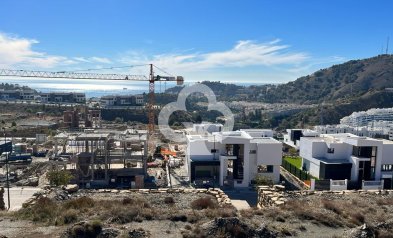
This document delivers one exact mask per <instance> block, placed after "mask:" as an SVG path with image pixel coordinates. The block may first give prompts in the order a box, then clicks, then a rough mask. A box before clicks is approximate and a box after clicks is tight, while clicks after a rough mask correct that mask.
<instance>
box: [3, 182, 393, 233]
mask: <svg viewBox="0 0 393 238" xmlns="http://www.w3.org/2000/svg"><path fill="white" fill-rule="evenodd" d="M392 229H393V195H392V194H357V193H356V194H355V193H354V194H335V193H332V194H313V195H308V196H298V195H293V196H292V197H290V199H289V201H287V202H286V204H285V205H284V206H281V207H266V208H263V209H256V208H252V209H248V210H241V211H236V210H235V209H234V208H233V207H230V206H224V207H222V206H219V205H218V204H217V203H216V200H215V198H214V197H212V196H210V195H207V194H204V193H149V194H139V193H134V192H129V191H127V192H122V191H120V192H116V193H110V192H107V193H98V192H95V193H92V192H88V191H83V190H80V191H78V192H75V193H68V192H65V191H63V190H55V191H52V192H51V193H50V194H49V195H47V196H46V197H40V198H39V199H38V200H37V201H36V202H35V203H32V204H31V205H29V206H26V207H25V208H23V209H21V210H20V211H18V212H9V213H5V212H2V213H0V237H2V236H3V237H4V236H5V237H64V238H65V237H163V236H165V237H289V236H295V237H351V238H352V237H393V236H392V234H393V233H392V232H393V230H392Z"/></svg>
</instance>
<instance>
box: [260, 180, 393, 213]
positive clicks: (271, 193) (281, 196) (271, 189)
mask: <svg viewBox="0 0 393 238" xmlns="http://www.w3.org/2000/svg"><path fill="white" fill-rule="evenodd" d="M323 194H340V195H345V194H369V195H376V196H378V195H389V194H393V190H342V191H330V190H326V191H310V190H299V191H285V187H284V186H281V185H274V186H258V204H257V206H258V208H263V207H272V206H281V205H284V204H285V202H286V201H288V200H289V199H295V198H299V197H305V196H310V195H323Z"/></svg>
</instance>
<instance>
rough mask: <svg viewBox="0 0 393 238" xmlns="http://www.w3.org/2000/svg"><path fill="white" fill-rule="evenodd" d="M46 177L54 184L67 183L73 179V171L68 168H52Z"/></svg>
mask: <svg viewBox="0 0 393 238" xmlns="http://www.w3.org/2000/svg"><path fill="white" fill-rule="evenodd" d="M46 177H47V179H48V180H49V183H50V185H53V186H61V185H67V184H68V183H69V182H70V180H71V179H72V175H71V173H70V172H69V171H67V170H51V171H49V172H48V173H47V174H46Z"/></svg>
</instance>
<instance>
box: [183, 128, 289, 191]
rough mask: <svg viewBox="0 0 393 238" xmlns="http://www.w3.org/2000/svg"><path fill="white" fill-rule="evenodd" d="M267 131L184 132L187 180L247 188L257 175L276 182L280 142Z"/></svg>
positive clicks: (278, 169) (278, 170)
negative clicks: (187, 133) (197, 133)
mask: <svg viewBox="0 0 393 238" xmlns="http://www.w3.org/2000/svg"><path fill="white" fill-rule="evenodd" d="M269 131H270V130H240V131H229V132H222V131H220V132H213V133H211V134H208V135H195V134H194V135H187V152H186V160H187V165H188V176H189V177H190V181H191V182H193V183H195V184H198V181H202V180H208V181H213V182H214V183H215V184H216V185H220V186H228V187H248V186H249V185H250V184H251V183H252V181H253V180H254V179H255V177H256V176H257V175H263V176H266V177H269V178H270V179H272V181H273V182H275V183H278V182H279V179H280V165H281V160H282V144H281V142H279V141H277V140H275V139H273V138H272V137H264V135H268V136H270V135H272V133H273V132H272V131H270V132H269Z"/></svg>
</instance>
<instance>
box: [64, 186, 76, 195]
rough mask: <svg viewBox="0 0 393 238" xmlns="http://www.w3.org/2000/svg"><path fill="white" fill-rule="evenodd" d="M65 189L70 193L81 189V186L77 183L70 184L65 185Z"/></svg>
mask: <svg viewBox="0 0 393 238" xmlns="http://www.w3.org/2000/svg"><path fill="white" fill-rule="evenodd" d="M64 190H66V191H67V192H69V193H75V192H77V191H78V190H79V186H78V185H77V184H68V185H67V186H65V187H64Z"/></svg>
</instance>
